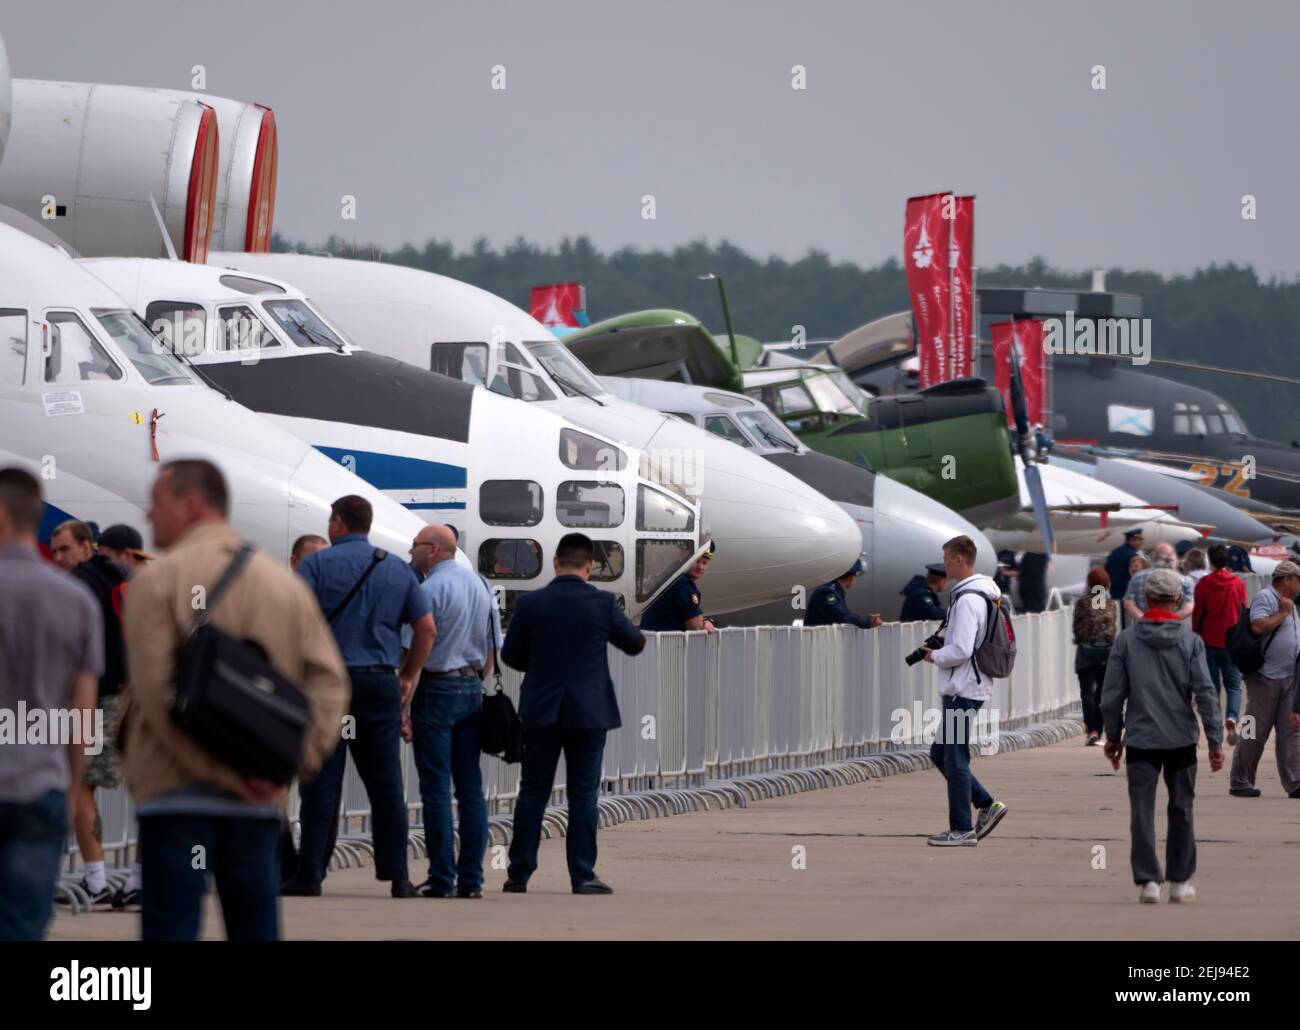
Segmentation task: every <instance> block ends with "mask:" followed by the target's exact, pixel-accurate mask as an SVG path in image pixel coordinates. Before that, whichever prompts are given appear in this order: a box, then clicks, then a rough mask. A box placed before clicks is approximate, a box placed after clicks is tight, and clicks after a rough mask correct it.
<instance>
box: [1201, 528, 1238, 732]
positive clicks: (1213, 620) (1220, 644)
mask: <svg viewBox="0 0 1300 1030" xmlns="http://www.w3.org/2000/svg"><path fill="white" fill-rule="evenodd" d="M1209 558H1210V565H1211V566H1212V567H1213V569H1214V571H1213V572H1211V573H1210V574H1209V575H1208V576H1202V577H1201V578H1200V580H1199V581H1198V582H1197V584H1196V593H1195V604H1194V607H1193V608H1192V628H1193V629H1194V630H1195V631H1196V632H1197V633H1198V634H1199V635H1200V637H1201V639H1202V640H1203V641H1204V642H1205V664H1206V665H1208V666H1209V667H1210V682H1212V683H1213V684H1214V690H1215V693H1216V695H1217V693H1218V690H1219V688H1220V686H1222V688H1223V690H1224V692H1225V693H1226V694H1227V695H1228V703H1227V707H1226V710H1225V717H1224V720H1223V726H1224V729H1225V730H1226V731H1227V738H1228V743H1229V744H1231V745H1234V746H1235V745H1236V743H1237V716H1238V714H1239V713H1240V711H1241V673H1240V672H1238V671H1237V667H1236V666H1235V665H1234V664H1233V663H1232V656H1231V655H1229V654H1228V651H1227V644H1226V641H1225V640H1224V635H1225V634H1226V633H1227V632H1228V630H1230V629H1231V628H1232V627H1233V626H1235V625H1236V624H1237V618H1238V616H1239V615H1240V614H1241V609H1242V606H1243V605H1244V604H1245V603H1246V584H1245V583H1243V582H1242V581H1241V579H1240V577H1238V576H1237V574H1236V573H1234V572H1231V571H1229V569H1228V548H1227V547H1226V546H1225V545H1224V544H1215V545H1214V546H1213V547H1211V548H1210V553H1209Z"/></svg>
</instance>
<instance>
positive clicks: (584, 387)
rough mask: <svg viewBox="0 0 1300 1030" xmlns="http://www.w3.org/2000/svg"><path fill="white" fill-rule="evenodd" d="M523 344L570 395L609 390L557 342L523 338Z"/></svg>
mask: <svg viewBox="0 0 1300 1030" xmlns="http://www.w3.org/2000/svg"><path fill="white" fill-rule="evenodd" d="M524 346H525V347H527V348H528V352H529V353H530V354H532V355H533V357H535V358H536V359H537V360H538V361H540V362H541V363H542V367H543V368H544V369H546V371H548V372H549V373H551V376H552V377H553V378H554V379H555V381H556V382H557V383H559V385H560V388H561V389H563V390H564V392H565V393H567V394H569V395H570V396H581V395H582V394H588V395H593V396H599V395H600V394H604V393H608V392H609V391H608V390H606V389H605V388H604V387H603V386H601V385H600V383H598V382H596V378H595V376H593V375H592V374H591V373H590V372H588V371H587V366H586V365H584V364H583V363H582V362H581V361H579V360H578V359H577V358H575V357H574V356H573V355H572V354H570V353H569V351H567V350H566V349H565V348H564V347H563V346H561V345H560V344H559V343H550V342H543V341H537V342H533V343H529V342H528V341H526V340H525V341H524Z"/></svg>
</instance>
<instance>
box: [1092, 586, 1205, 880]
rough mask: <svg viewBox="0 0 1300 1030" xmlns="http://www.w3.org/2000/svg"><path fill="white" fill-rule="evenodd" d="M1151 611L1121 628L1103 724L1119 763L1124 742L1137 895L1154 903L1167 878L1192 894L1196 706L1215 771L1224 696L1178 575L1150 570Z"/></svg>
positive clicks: (1108, 753)
mask: <svg viewBox="0 0 1300 1030" xmlns="http://www.w3.org/2000/svg"><path fill="white" fill-rule="evenodd" d="M1144 589H1145V591H1146V598H1145V600H1146V611H1145V612H1144V613H1143V616H1142V618H1141V619H1140V620H1138V622H1137V623H1136V624H1135V625H1134V626H1131V627H1130V628H1129V629H1126V630H1125V631H1124V632H1123V633H1121V634H1120V635H1119V637H1118V639H1117V640H1116V641H1115V646H1114V648H1113V649H1112V650H1111V653H1110V659H1109V661H1108V662H1107V664H1106V681H1105V685H1104V686H1103V688H1102V695H1101V712H1102V718H1103V719H1104V720H1105V723H1106V749H1105V750H1106V757H1107V758H1109V759H1110V760H1111V762H1112V764H1113V765H1114V766H1115V768H1116V769H1118V768H1119V761H1120V758H1121V757H1122V756H1123V755H1124V751H1125V749H1126V748H1127V750H1128V758H1127V762H1126V765H1125V769H1126V772H1127V774H1128V796H1129V806H1130V818H1129V832H1130V835H1131V837H1132V844H1131V852H1130V860H1131V863H1132V867H1133V882H1134V883H1135V884H1136V885H1137V886H1138V888H1139V890H1138V900H1139V901H1140V902H1143V903H1144V904H1154V903H1155V902H1158V901H1159V900H1160V886H1161V884H1162V883H1163V882H1164V879H1165V874H1166V873H1167V874H1168V876H1169V900H1170V901H1171V902H1175V903H1178V902H1188V901H1191V900H1193V899H1194V898H1195V897H1196V888H1195V887H1193V886H1192V875H1193V874H1194V873H1195V872H1196V834H1195V831H1194V828H1193V825H1192V803H1193V801H1194V799H1195V795H1196V745H1197V742H1198V741H1199V740H1200V732H1199V730H1198V729H1197V726H1196V716H1195V715H1194V714H1193V713H1192V705H1193V704H1195V706H1196V708H1197V710H1198V711H1199V712H1200V715H1201V724H1202V725H1203V726H1204V727H1205V739H1206V741H1207V743H1208V744H1209V749H1210V771H1211V772H1218V771H1219V770H1220V769H1222V768H1223V723H1222V721H1221V720H1220V718H1219V699H1218V697H1217V695H1216V694H1215V691H1214V687H1213V686H1212V684H1211V683H1210V674H1209V672H1208V670H1207V669H1206V667H1205V645H1204V643H1202V642H1201V638H1200V637H1198V636H1197V635H1196V634H1195V633H1192V632H1191V630H1190V629H1189V628H1188V626H1187V624H1186V623H1185V622H1184V621H1183V620H1182V619H1181V618H1180V617H1179V615H1178V607H1179V605H1180V603H1181V598H1182V594H1183V584H1182V582H1181V577H1180V576H1179V575H1178V573H1176V572H1175V571H1174V570H1173V569H1153V570H1152V572H1151V575H1150V576H1149V577H1147V579H1146V582H1145V584H1144ZM1162 772H1163V774H1164V780H1165V789H1166V790H1167V791H1168V792H1169V805H1168V814H1169V830H1168V838H1167V840H1166V844H1165V869H1164V870H1163V871H1162V870H1161V868H1160V860H1159V859H1158V858H1157V857H1156V818H1155V817H1156V784H1157V782H1158V781H1159V779H1160V776H1161V774H1162Z"/></svg>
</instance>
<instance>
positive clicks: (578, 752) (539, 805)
mask: <svg viewBox="0 0 1300 1030" xmlns="http://www.w3.org/2000/svg"><path fill="white" fill-rule="evenodd" d="M605 732H606V731H605V730H562V729H560V728H559V727H558V726H540V727H534V728H529V727H527V726H525V727H524V761H523V769H522V771H521V773H520V781H519V800H518V801H517V802H516V803H515V825H514V836H513V838H512V839H511V841H510V869H509V871H508V872H507V874H506V875H507V876H508V877H509V878H510V879H511V880H512V881H513V882H515V883H527V882H528V878H529V877H530V876H532V875H533V873H534V872H536V870H537V846H538V844H539V843H540V842H541V839H542V816H543V815H545V814H546V802H547V801H548V800H549V799H550V797H551V790H552V788H553V787H554V785H555V767H556V765H557V764H558V763H559V760H560V752H561V751H563V752H564V765H565V769H566V770H567V775H566V777H565V778H566V780H567V783H566V788H567V792H568V795H569V829H568V835H567V836H566V837H565V838H564V851H565V856H566V857H567V858H568V860H569V881H570V882H571V883H572V884H573V886H575V887H577V886H579V885H581V884H584V883H587V882H589V881H591V880H594V879H595V878H596V824H597V822H598V818H599V817H598V814H597V809H596V799H597V797H598V796H599V794H600V764H601V759H602V757H603V756H604V754H605Z"/></svg>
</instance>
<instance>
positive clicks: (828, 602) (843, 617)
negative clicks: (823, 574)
mask: <svg viewBox="0 0 1300 1030" xmlns="http://www.w3.org/2000/svg"><path fill="white" fill-rule="evenodd" d="M863 571H864V570H863V566H862V559H861V558H859V559H858V560H857V561H855V562H854V563H853V567H852V568H851V569H849V571H848V572H846V573H844V575H842V576H839V577H837V578H836V579H833V580H831V581H830V582H829V583H823V584H822V585H821V586H819V587H818V588H817V589H816V590H814V591H813V592H812V596H810V597H809V598H808V614H807V615H806V616H805V618H804V620H803V624H804V625H805V626H838V625H841V624H844V623H847V624H848V625H850V626H857V627H858V629H875V628H876V627H877V626H879V625H880V613H879V612H872V613H871V614H869V615H859V614H858V613H857V612H855V611H854V610H853V609H852V608H850V607H849V602H848V592H849V591H850V590H852V589H853V584H854V583H856V582H857V581H858V577H859V576H861V575H862V573H863Z"/></svg>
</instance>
